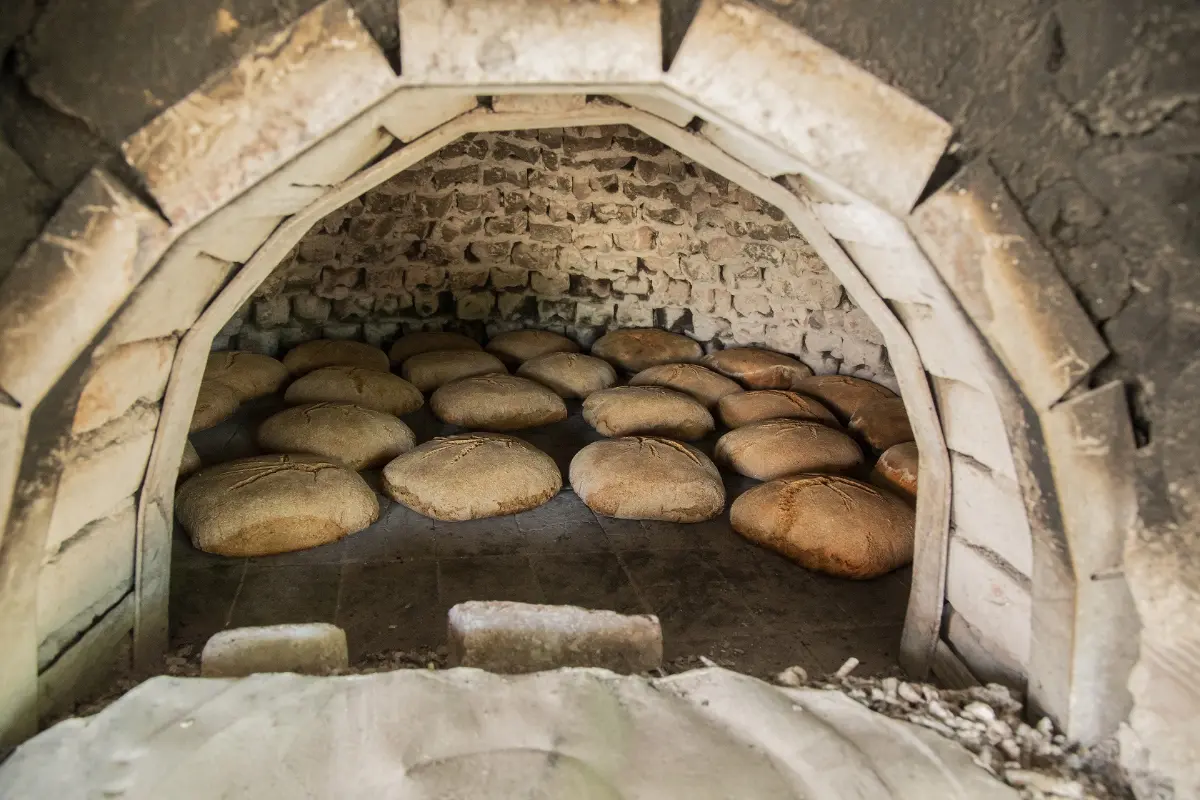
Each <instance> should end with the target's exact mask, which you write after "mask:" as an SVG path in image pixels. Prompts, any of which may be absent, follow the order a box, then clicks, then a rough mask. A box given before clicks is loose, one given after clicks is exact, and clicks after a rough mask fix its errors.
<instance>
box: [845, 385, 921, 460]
mask: <svg viewBox="0 0 1200 800" xmlns="http://www.w3.org/2000/svg"><path fill="white" fill-rule="evenodd" d="M846 427H848V428H849V429H850V432H851V433H853V434H855V435H857V436H858V438H859V439H860V440H862V441H864V442H866V443H867V446H868V447H870V448H871V449H872V450H874V451H875V452H877V453H878V452H882V451H884V450H887V449H888V448H889V447H892V446H894V445H898V444H903V443H904V442H911V441H912V440H913V432H912V426H911V425H909V424H908V411H907V410H905V408H904V401H903V400H901V399H900V398H899V397H884V398H880V399H878V400H872V401H871V402H869V403H863V404H862V405H861V406H859V407H858V410H857V411H855V412H854V415H853V416H852V417H850V424H849V425H847V426H846Z"/></svg>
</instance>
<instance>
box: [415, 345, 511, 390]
mask: <svg viewBox="0 0 1200 800" xmlns="http://www.w3.org/2000/svg"><path fill="white" fill-rule="evenodd" d="M507 373H508V370H507V369H506V368H505V366H504V364H502V363H500V359H498V358H496V357H495V356H494V355H492V354H491V353H485V352H483V351H482V350H432V351H430V352H428V353H417V354H416V355H415V356H410V357H409V358H408V360H407V361H405V362H404V366H403V367H401V368H400V374H401V375H403V376H404V380H406V381H408V382H409V383H411V384H412V385H413V386H416V387H417V388H418V389H420V390H421V391H422V392H432V391H433V390H434V389H436V388H438V387H439V386H445V385H446V384H447V383H450V382H451V381H458V380H462V379H463V378H470V377H472V376H475V375H504V374H507Z"/></svg>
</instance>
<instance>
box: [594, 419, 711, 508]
mask: <svg viewBox="0 0 1200 800" xmlns="http://www.w3.org/2000/svg"><path fill="white" fill-rule="evenodd" d="M571 488H573V489H574V490H575V493H576V494H577V495H579V499H581V500H583V502H584V504H585V505H587V507H588V508H590V509H591V510H592V511H594V512H596V513H597V514H602V515H604V516H606V517H619V518H621V519H655V520H664V521H666V522H703V521H704V520H706V519H712V518H713V517H715V516H718V515H719V514H720V513H721V512H722V511H724V510H725V485H724V483H722V481H721V473H719V472H718V471H717V468H716V466H715V465H714V464H713V463H712V461H710V460H709V458H708V456H706V455H704V453H701V452H700V451H699V450H697V449H696V448H694V447H692V446H690V445H686V444H683V443H682V442H673V441H671V440H670V439H659V438H657V437H650V436H629V437H625V438H621V439H611V440H609V441H603V442H593V443H592V444H589V445H588V446H587V447H584V448H583V449H582V450H580V451H579V452H578V453H576V454H575V457H574V458H572V459H571Z"/></svg>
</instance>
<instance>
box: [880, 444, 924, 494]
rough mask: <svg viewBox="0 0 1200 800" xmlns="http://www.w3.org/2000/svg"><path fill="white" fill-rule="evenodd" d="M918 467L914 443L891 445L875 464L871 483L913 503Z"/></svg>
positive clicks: (918, 461) (918, 459)
mask: <svg viewBox="0 0 1200 800" xmlns="http://www.w3.org/2000/svg"><path fill="white" fill-rule="evenodd" d="M919 465H920V458H919V457H918V454H917V443H916V442H904V443H902V444H897V445H892V446H891V447H889V448H888V449H887V450H885V451H884V453H883V455H881V456H880V457H879V460H878V461H876V462H875V468H874V469H872V470H871V483H873V484H875V485H876V486H879V487H881V488H884V489H887V490H888V491H889V492H892V493H893V494H898V495H900V496H901V497H904V498H906V499H908V500H909V501H910V502H913V503H915V502H916V501H917V472H918V469H917V468H918V466H919Z"/></svg>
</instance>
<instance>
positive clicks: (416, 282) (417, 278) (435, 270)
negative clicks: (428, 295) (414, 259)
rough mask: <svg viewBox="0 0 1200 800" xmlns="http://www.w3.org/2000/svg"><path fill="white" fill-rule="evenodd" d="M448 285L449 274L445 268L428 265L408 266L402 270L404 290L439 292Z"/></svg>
mask: <svg viewBox="0 0 1200 800" xmlns="http://www.w3.org/2000/svg"><path fill="white" fill-rule="evenodd" d="M447 285H449V274H448V272H447V270H446V268H445V267H435V266H430V265H428V264H409V265H408V267H407V268H406V269H405V270H404V288H405V289H410V290H411V289H434V290H440V289H444V288H446V286H447Z"/></svg>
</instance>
